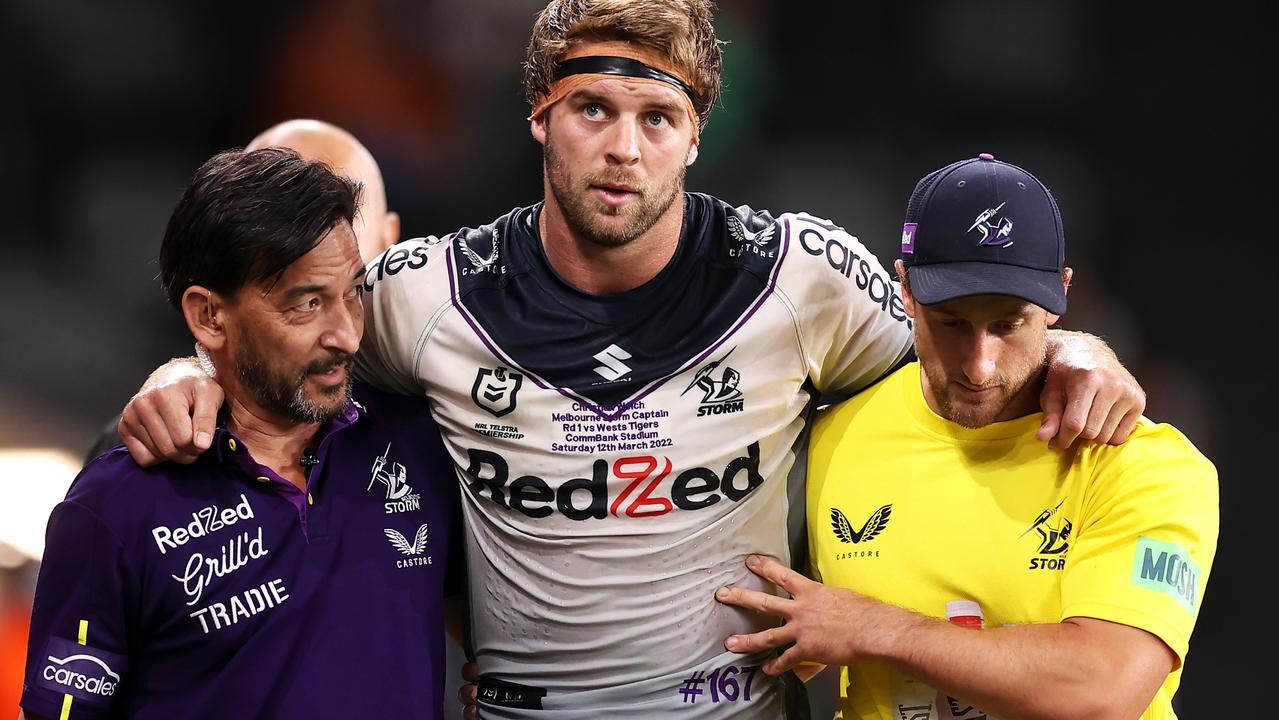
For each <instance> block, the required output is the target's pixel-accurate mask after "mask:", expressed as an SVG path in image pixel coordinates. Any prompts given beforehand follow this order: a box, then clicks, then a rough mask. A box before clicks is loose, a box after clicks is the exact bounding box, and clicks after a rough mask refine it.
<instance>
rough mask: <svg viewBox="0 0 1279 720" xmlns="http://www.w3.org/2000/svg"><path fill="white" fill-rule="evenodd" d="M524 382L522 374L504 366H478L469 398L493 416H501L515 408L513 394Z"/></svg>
mask: <svg viewBox="0 0 1279 720" xmlns="http://www.w3.org/2000/svg"><path fill="white" fill-rule="evenodd" d="M523 384H524V376H523V375H522V374H520V373H517V372H515V371H514V370H508V369H507V368H504V367H497V368H492V369H490V368H480V369H479V372H477V373H476V374H475V384H474V385H472V386H471V399H472V400H474V401H475V404H476V405H477V406H479V407H481V408H483V409H484V410H486V411H488V413H489V414H490V415H492V416H493V417H502V416H503V415H506V414H507V413H509V412H511V411H512V410H514V409H515V394H516V393H518V392H519V391H520V386H521V385H523Z"/></svg>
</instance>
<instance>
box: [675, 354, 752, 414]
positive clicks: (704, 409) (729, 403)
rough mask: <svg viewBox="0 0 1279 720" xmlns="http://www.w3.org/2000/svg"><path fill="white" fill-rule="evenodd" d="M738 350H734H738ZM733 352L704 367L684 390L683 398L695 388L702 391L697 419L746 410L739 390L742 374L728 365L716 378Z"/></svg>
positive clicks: (681, 395) (681, 394)
mask: <svg viewBox="0 0 1279 720" xmlns="http://www.w3.org/2000/svg"><path fill="white" fill-rule="evenodd" d="M736 349H737V348H735V347H734V348H733V350H736ZM733 350H729V351H728V352H726V353H724V357H722V358H720V359H718V360H715V361H712V362H709V363H707V364H706V365H704V366H702V368H701V369H700V370H698V371H697V373H696V374H695V375H693V381H692V382H690V383H689V384H688V387H686V388H684V392H682V393H680V397H683V396H684V395H685V394H686V393H688V391H689V390H692V389H693V388H694V387H697V389H699V390H701V391H702V402H701V404H700V405H698V407H697V417H706V416H707V415H725V414H727V413H735V412H741V411H742V410H744V409H745V407H746V405H745V401H744V400H742V391H741V390H738V389H737V383H738V382H739V381H740V380H741V378H742V374H741V373H739V372H737V371H736V370H734V369H733V368H731V367H728V366H727V365H725V366H724V371H723V372H722V373H720V376H719V378H716V377H715V370H716V369H718V368H719V366H720V364H721V363H723V362H724V361H726V360H728V356H729V355H732V354H733Z"/></svg>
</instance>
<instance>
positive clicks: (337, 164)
mask: <svg viewBox="0 0 1279 720" xmlns="http://www.w3.org/2000/svg"><path fill="white" fill-rule="evenodd" d="M265 147H281V148H289V149H291V150H294V151H296V152H297V153H298V154H299V155H301V156H302V157H303V158H305V159H307V160H319V161H320V162H323V163H325V164H326V165H328V166H329V167H331V168H333V171H334V172H336V173H337V174H338V175H344V176H346V177H348V178H350V179H351V180H355V181H356V182H358V183H360V184H361V185H363V186H364V194H363V195H362V200H361V203H360V209H359V213H358V214H357V215H356V217H355V224H354V225H353V229H354V230H355V239H356V242H357V243H359V246H360V257H361V258H362V259H363V260H364V262H366V263H367V262H368V261H370V260H372V259H373V258H375V257H377V256H378V255H380V254H381V253H382V251H383V250H385V249H387V248H389V247H391V246H392V245H394V244H395V243H396V242H398V241H399V239H400V216H399V214H398V213H394V212H391V211H390V210H387V208H386V186H385V185H383V183H382V171H381V170H380V169H379V168H378V165H377V161H376V160H374V159H373V154H372V153H370V152H369V150H368V148H366V147H364V145H363V144H362V143H360V141H359V140H356V139H355V136H354V135H352V134H351V133H349V132H347V131H345V130H343V129H342V128H340V127H337V126H336V125H330V124H329V123H326V122H322V121H320V120H285V121H284V122H282V123H280V124H278V125H272V126H271V127H269V128H267V129H266V130H264V131H262V134H260V135H258V136H257V137H255V138H253V140H252V141H251V142H250V143H249V144H248V146H247V147H245V148H244V149H245V150H260V149H262V148H265Z"/></svg>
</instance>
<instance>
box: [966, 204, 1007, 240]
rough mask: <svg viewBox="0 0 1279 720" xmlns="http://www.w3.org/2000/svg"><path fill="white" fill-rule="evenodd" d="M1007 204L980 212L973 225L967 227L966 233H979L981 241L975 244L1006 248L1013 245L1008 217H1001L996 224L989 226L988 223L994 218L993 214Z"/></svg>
mask: <svg viewBox="0 0 1279 720" xmlns="http://www.w3.org/2000/svg"><path fill="white" fill-rule="evenodd" d="M1007 204H1008V203H999V205H998V206H997V207H993V208H987V209H985V210H982V211H981V213H980V214H979V215H978V216H977V219H976V220H973V224H972V225H971V226H969V228H968V232H972V231H973V230H980V231H981V241H979V242H978V243H977V244H978V245H988V246H991V247H1001V248H1006V247H1008V246H1009V245H1012V244H1013V241H1012V237H1011V234H1012V231H1013V221H1012V220H1009V219H1008V217H1007V216H1005V217H1001V218H1000V219H999V221H998V223H996V224H991V222H990V220H991V218H993V217H995V214H996V213H998V212H999V211H1000V209H1002V208H1003V207H1004V205H1007Z"/></svg>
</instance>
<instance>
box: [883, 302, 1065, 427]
mask: <svg viewBox="0 0 1279 720" xmlns="http://www.w3.org/2000/svg"><path fill="white" fill-rule="evenodd" d="M907 306H908V307H907V310H908V311H909V312H911V314H912V316H913V317H914V318H915V353H916V355H918V356H919V364H920V366H921V367H922V368H923V371H924V377H923V382H924V394H925V396H926V397H927V398H928V404H929V406H930V407H932V409H933V411H934V412H936V413H937V414H938V415H941V416H942V417H944V418H946V419H947V420H950V421H952V422H956V423H958V424H960V425H963V426H964V427H982V426H984V425H989V424H990V423H992V422H1000V421H1003V420H1011V419H1013V418H1017V417H1021V416H1023V415H1027V414H1030V413H1032V412H1034V411H1035V410H1036V409H1037V408H1038V407H1039V399H1038V383H1035V382H1032V380H1034V379H1036V378H1037V377H1038V376H1039V374H1040V373H1041V372H1042V371H1043V368H1044V356H1045V355H1044V353H1045V333H1046V332H1047V330H1048V326H1049V325H1050V324H1051V323H1052V322H1055V321H1056V318H1055V317H1054V316H1052V315H1049V314H1048V312H1047V311H1045V310H1044V309H1043V308H1041V307H1039V306H1037V305H1033V304H1031V303H1028V302H1026V301H1024V300H1022V299H1020V298H1015V297H1010V296H1008V295H977V296H973V297H967V298H959V299H956V300H950V301H948V302H943V303H937V304H935V305H920V304H918V303H915V302H914V301H913V298H909V297H908V298H907Z"/></svg>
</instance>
